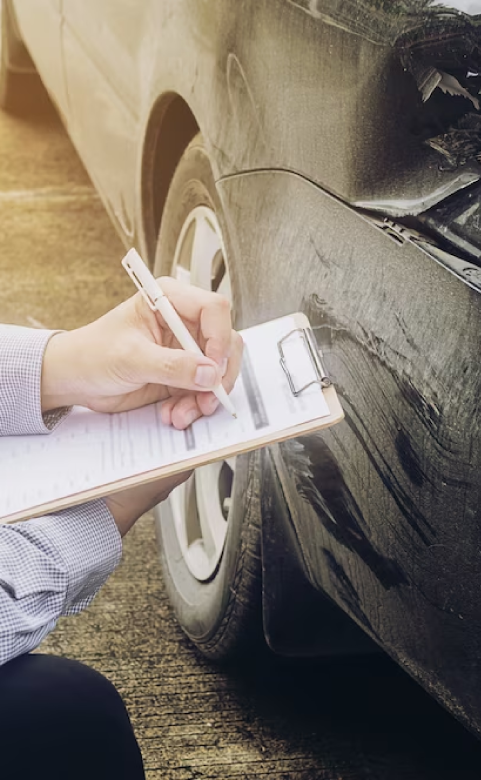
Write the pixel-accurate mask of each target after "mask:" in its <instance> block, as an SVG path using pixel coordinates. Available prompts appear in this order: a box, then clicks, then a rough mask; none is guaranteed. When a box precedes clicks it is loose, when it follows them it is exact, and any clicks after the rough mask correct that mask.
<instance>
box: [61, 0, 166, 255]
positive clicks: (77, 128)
mask: <svg viewBox="0 0 481 780" xmlns="http://www.w3.org/2000/svg"><path fill="white" fill-rule="evenodd" d="M63 12H64V33H63V46H64V57H65V67H66V80H67V85H68V90H69V95H70V103H71V110H70V117H69V119H70V121H69V129H70V133H71V135H72V138H73V140H74V142H75V145H76V147H77V149H78V150H79V152H80V154H81V156H82V158H83V160H84V161H85V164H86V166H87V168H88V170H89V172H90V174H91V176H92V178H93V179H94V181H95V182H96V184H97V186H98V187H99V189H100V191H101V193H102V196H103V198H104V200H105V202H106V204H107V206H108V208H109V210H110V212H111V214H112V216H113V217H114V220H115V222H116V223H117V225H118V227H119V228H120V230H121V232H122V233H123V235H124V238H125V239H126V240H127V241H129V242H130V241H132V238H133V234H134V225H133V215H134V211H135V196H136V190H135V178H136V161H137V156H138V153H139V149H140V148H141V146H142V144H141V136H140V127H139V113H140V106H141V101H142V78H141V69H142V64H143V61H144V57H145V56H147V53H148V49H147V45H148V43H147V41H146V37H147V36H148V31H149V29H150V22H151V21H152V19H150V18H149V14H148V12H149V3H141V4H139V3H135V2H132V0H107V2H102V3H98V2H96V0H86V1H85V2H82V3H78V2H72V0H63Z"/></svg>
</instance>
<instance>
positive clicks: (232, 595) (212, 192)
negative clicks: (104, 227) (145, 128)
mask: <svg viewBox="0 0 481 780" xmlns="http://www.w3.org/2000/svg"><path fill="white" fill-rule="evenodd" d="M224 236H225V227H224V220H223V216H222V209H221V205H220V201H219V198H218V195H217V191H216V188H215V183H214V178H213V174H212V170H211V166H210V163H209V158H208V156H207V152H206V150H205V146H204V144H203V141H202V138H201V136H200V135H198V136H196V138H194V140H193V141H192V142H191V143H190V145H189V146H188V148H187V149H186V151H185V153H184V154H183V156H182V158H181V160H180V162H179V164H178V166H177V169H176V171H175V174H174V176H173V179H172V182H171V185H170V188H169V193H168V196H167V200H166V204H165V209H164V213H163V216H162V224H161V228H160V233H159V239H158V243H157V250H156V257H155V267H154V271H155V274H156V275H158V276H159V275H167V274H171V275H172V276H175V277H176V278H177V279H180V280H182V281H184V282H188V283H192V284H195V285H197V286H199V287H203V288H205V289H210V290H214V291H216V292H220V293H222V294H224V295H226V296H227V297H229V298H230V300H231V301H232V303H233V308H234V309H235V302H236V296H235V283H234V277H233V269H232V267H231V266H230V265H229V260H228V258H227V256H226V252H225V241H224ZM260 459H261V456H260V453H258V452H257V453H252V454H249V455H246V456H241V457H238V458H235V459H229V460H226V461H224V462H220V463H215V464H212V465H209V466H205V467H201V468H199V469H197V470H196V471H195V473H194V474H193V475H192V476H191V477H190V479H189V480H188V481H187V482H186V483H184V484H183V485H181V486H180V487H179V488H177V489H176V490H175V491H173V493H172V494H171V496H170V497H169V499H168V500H167V501H165V502H163V503H162V504H161V505H159V506H158V507H157V508H156V510H155V517H156V530H157V536H158V540H159V546H160V557H161V563H162V569H163V575H164V581H165V585H166V588H167V592H168V595H169V598H170V601H171V603H172V605H173V608H174V610H175V613H176V616H177V619H178V621H179V623H180V625H181V626H182V628H183V630H184V631H185V632H186V634H187V635H188V636H189V637H190V639H191V640H192V641H193V642H194V643H195V644H196V645H197V647H198V648H199V649H200V650H201V651H202V652H203V653H204V654H205V655H206V656H208V657H209V658H213V659H217V660H228V659H230V658H232V657H237V658H238V657H239V656H242V655H243V654H245V653H247V652H249V653H251V652H252V649H253V648H254V647H262V646H263V640H262V636H263V635H262V606H261V600H262V583H261V551H260V545H261V540H260V534H261V529H260V479H261V477H260Z"/></svg>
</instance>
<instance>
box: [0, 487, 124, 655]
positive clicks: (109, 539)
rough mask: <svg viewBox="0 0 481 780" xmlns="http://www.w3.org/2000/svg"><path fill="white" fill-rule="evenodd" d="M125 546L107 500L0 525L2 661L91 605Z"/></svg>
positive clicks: (0, 638) (0, 641)
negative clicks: (59, 621) (64, 618)
mask: <svg viewBox="0 0 481 780" xmlns="http://www.w3.org/2000/svg"><path fill="white" fill-rule="evenodd" d="M121 552H122V543H121V539H120V534H119V532H118V529H117V526H116V524H115V521H114V519H113V517H112V515H111V514H110V512H109V510H108V509H107V507H106V505H105V503H104V502H103V501H102V500H98V501H92V502H90V503H88V504H84V505H82V506H80V507H74V508H72V509H68V510H65V511H62V512H59V513H57V514H52V515H47V516H45V517H40V518H36V519H33V520H27V521H25V522H22V523H16V524H14V525H3V526H2V525H0V664H4V663H5V662H6V661H9V660H10V659H12V658H15V657H16V656H18V655H22V654H23V653H27V652H29V651H30V650H33V649H34V648H35V647H37V646H38V645H39V644H40V642H41V641H42V640H43V639H44V638H45V636H46V635H47V634H48V633H49V632H50V631H51V630H52V629H53V628H54V627H55V625H56V623H57V620H58V618H59V617H61V616H62V615H70V614H75V613H77V612H80V610H81V609H83V608H84V607H86V606H87V605H88V604H89V603H90V602H91V601H92V599H93V598H94V596H95V594H96V593H97V591H98V590H99V588H100V587H101V586H102V585H103V583H104V582H105V580H106V579H107V577H108V576H109V575H110V574H111V573H112V571H113V570H114V569H115V567H116V566H117V564H118V563H119V561H120V557H121Z"/></svg>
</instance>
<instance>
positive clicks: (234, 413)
mask: <svg viewBox="0 0 481 780" xmlns="http://www.w3.org/2000/svg"><path fill="white" fill-rule="evenodd" d="M232 417H234V418H235V419H236V420H237V413H236V412H232Z"/></svg>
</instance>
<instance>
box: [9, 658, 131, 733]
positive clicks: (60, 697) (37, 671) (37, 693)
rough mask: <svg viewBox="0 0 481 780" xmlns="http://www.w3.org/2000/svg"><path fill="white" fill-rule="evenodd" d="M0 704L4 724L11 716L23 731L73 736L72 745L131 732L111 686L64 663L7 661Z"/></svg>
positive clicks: (81, 668) (90, 672)
mask: <svg viewBox="0 0 481 780" xmlns="http://www.w3.org/2000/svg"><path fill="white" fill-rule="evenodd" d="M0 699H1V701H2V705H3V706H2V707H1V710H2V713H10V724H12V719H11V716H12V715H13V713H15V718H14V720H17V721H20V722H21V724H22V726H23V727H25V726H30V727H32V728H35V729H37V728H41V729H42V731H44V730H47V729H48V731H49V732H51V733H56V734H57V735H58V734H60V733H62V734H63V735H64V737H65V738H68V737H69V736H70V735H74V734H75V735H76V737H77V739H78V738H79V737H81V736H84V737H85V738H90V737H95V740H96V741H97V739H99V738H101V739H106V738H108V736H109V735H113V734H115V733H116V734H117V737H118V736H122V734H124V735H125V734H126V733H129V732H131V725H130V720H129V717H128V714H127V711H126V709H125V705H124V703H123V701H122V698H121V697H120V694H119V693H118V691H117V690H116V688H115V687H114V686H113V685H112V683H110V682H109V681H108V680H107V679H106V678H105V677H103V676H102V675H101V674H100V673H99V672H96V671H95V670H94V669H91V668H89V667H88V666H85V665H84V664H81V663H79V662H78V661H71V660H69V659H67V658H57V657H55V656H48V655H36V654H34V655H26V656H22V657H21V658H17V659H15V660H13V661H10V662H9V663H7V664H6V665H5V666H3V667H2V668H1V669H0ZM6 705H7V706H6ZM7 717H8V716H7ZM2 719H3V718H2V717H1V715H0V721H1V720H2ZM19 725H20V723H19Z"/></svg>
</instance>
